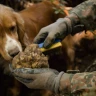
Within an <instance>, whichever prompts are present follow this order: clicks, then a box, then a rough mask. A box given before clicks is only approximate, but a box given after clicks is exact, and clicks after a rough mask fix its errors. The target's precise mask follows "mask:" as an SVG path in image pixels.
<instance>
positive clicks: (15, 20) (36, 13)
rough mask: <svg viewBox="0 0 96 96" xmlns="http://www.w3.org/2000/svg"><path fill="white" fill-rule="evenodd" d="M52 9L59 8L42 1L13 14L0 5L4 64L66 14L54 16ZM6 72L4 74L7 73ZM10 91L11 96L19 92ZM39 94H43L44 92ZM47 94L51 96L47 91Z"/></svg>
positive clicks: (0, 33) (0, 43) (0, 49)
mask: <svg viewBox="0 0 96 96" xmlns="http://www.w3.org/2000/svg"><path fill="white" fill-rule="evenodd" d="M53 7H57V8H59V6H56V5H54V4H53V3H51V2H49V1H44V2H41V3H38V4H33V5H32V6H30V7H29V8H27V9H24V10H22V11H20V12H15V11H14V10H13V9H12V8H10V7H7V6H4V5H0V45H1V47H0V54H1V56H2V57H3V59H4V60H6V63H9V62H7V61H11V60H12V58H13V57H14V56H15V55H17V54H18V53H19V52H21V51H22V50H23V49H24V48H25V47H26V46H28V45H29V44H32V42H33V39H34V37H35V36H36V35H37V34H38V32H39V30H40V29H41V28H42V27H45V26H47V25H49V24H51V23H53V22H55V21H56V20H57V19H58V18H61V17H65V16H66V14H61V13H59V14H55V13H54V11H55V10H54V9H53ZM3 59H2V60H3ZM6 63H5V64H2V66H3V67H4V68H6V69H7V68H8V64H6ZM2 66H1V67H2ZM7 71H8V70H7ZM7 71H5V73H8V72H7ZM14 85H18V84H17V81H15V83H14ZM12 88H14V90H15V89H16V90H17V89H20V88H19V86H17V87H16V88H15V87H12ZM10 90H11V92H12V94H13V96H17V95H19V93H20V90H17V91H18V92H15V91H14V90H12V89H10ZM28 90H29V89H28ZM17 93H18V94H17ZM41 93H45V91H44V92H41ZM47 93H48V94H51V95H53V93H50V92H48V91H47ZM9 96H10V95H9ZM23 96H24V95H23ZM43 96H44V94H43Z"/></svg>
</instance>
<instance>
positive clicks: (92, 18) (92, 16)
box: [70, 0, 96, 30]
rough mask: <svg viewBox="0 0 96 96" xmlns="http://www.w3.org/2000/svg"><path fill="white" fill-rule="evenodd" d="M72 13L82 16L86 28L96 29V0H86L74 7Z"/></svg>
mask: <svg viewBox="0 0 96 96" xmlns="http://www.w3.org/2000/svg"><path fill="white" fill-rule="evenodd" d="M70 13H75V14H76V15H77V16H78V17H79V18H80V22H81V24H84V25H85V28H86V30H95V29H96V0H87V1H85V2H83V3H81V4H79V5H78V6H76V7H75V8H73V10H71V11H70Z"/></svg>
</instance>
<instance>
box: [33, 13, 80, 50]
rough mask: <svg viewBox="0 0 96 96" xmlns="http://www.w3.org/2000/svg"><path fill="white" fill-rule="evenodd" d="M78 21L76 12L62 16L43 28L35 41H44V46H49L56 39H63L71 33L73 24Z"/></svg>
mask: <svg viewBox="0 0 96 96" xmlns="http://www.w3.org/2000/svg"><path fill="white" fill-rule="evenodd" d="M78 21H79V20H78V17H77V16H76V15H75V14H74V15H73V14H72V15H70V16H68V17H65V18H60V19H58V20H57V21H56V22H55V23H53V24H51V25H48V26H47V27H44V28H42V29H41V30H40V32H39V33H38V35H37V36H36V37H35V39H34V41H33V42H34V43H38V44H39V43H42V42H44V45H43V46H44V47H45V48H47V47H49V46H50V45H52V43H54V41H55V39H61V40H62V39H64V37H65V36H67V35H68V34H70V33H71V32H72V30H73V26H74V25H75V24H76V23H78ZM79 29H81V28H79ZM76 30H77V29H76Z"/></svg>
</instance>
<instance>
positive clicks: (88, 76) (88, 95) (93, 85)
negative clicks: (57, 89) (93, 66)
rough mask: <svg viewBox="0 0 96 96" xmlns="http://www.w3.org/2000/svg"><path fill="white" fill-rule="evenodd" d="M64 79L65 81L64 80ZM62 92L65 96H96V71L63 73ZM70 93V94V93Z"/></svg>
mask: <svg viewBox="0 0 96 96" xmlns="http://www.w3.org/2000/svg"><path fill="white" fill-rule="evenodd" d="M62 81H63V82H62ZM61 82H62V83H63V84H62V83H61V89H62V91H61V93H62V94H64V96H66V94H67V96H96V71H94V72H90V73H88V72H86V73H76V74H67V73H65V75H63V79H62V80H61ZM69 94H70V95H69Z"/></svg>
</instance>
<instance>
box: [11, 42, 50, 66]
mask: <svg viewBox="0 0 96 96" xmlns="http://www.w3.org/2000/svg"><path fill="white" fill-rule="evenodd" d="M12 66H13V68H48V67H49V64H48V57H47V56H45V55H44V54H43V53H42V52H41V50H40V48H39V46H38V45H37V44H31V45H29V46H28V47H26V48H25V50H24V51H23V52H20V53H19V54H18V55H16V56H15V57H14V58H13V60H12Z"/></svg>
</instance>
